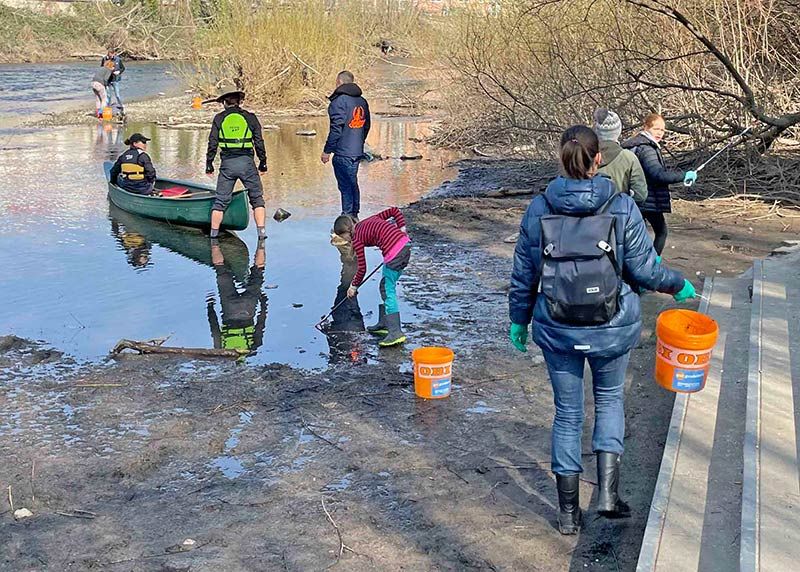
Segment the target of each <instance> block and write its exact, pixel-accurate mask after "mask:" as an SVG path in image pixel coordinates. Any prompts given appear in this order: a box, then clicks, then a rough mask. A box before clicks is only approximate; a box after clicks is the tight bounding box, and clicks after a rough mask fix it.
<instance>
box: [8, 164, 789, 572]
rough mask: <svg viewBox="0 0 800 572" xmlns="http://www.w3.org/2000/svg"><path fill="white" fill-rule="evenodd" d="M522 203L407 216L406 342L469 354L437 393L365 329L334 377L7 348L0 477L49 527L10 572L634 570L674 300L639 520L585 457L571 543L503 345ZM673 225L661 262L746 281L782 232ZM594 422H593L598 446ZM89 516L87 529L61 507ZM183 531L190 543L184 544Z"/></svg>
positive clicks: (529, 381) (30, 526)
mask: <svg viewBox="0 0 800 572" xmlns="http://www.w3.org/2000/svg"><path fill="white" fill-rule="evenodd" d="M473 175H474V172H473ZM470 182H471V183H473V184H474V183H475V180H474V177H472V178H471V181H470ZM527 201H528V198H506V199H487V198H480V197H475V198H433V199H425V200H422V201H419V202H418V203H416V204H414V205H412V206H411V207H409V208H407V209H406V212H407V213H408V218H409V228H410V231H411V234H412V237H413V240H414V244H415V248H416V250H415V253H414V257H413V258H412V263H411V266H410V267H409V269H408V277H407V278H404V279H403V281H402V282H401V283H403V294H402V296H403V297H404V298H406V299H409V300H413V301H414V303H415V304H417V305H420V306H430V308H431V309H433V310H436V312H432V313H431V314H429V315H428V317H427V318H425V319H423V320H421V321H419V322H417V323H413V324H408V325H407V326H406V329H407V334H408V336H409V339H410V340H411V341H412V342H413V343H414V345H416V344H428V343H442V342H448V343H450V344H451V345H453V346H454V347H455V348H456V354H457V357H456V364H455V368H454V371H455V374H454V383H455V387H454V391H453V394H452V395H451V396H450V397H449V398H448V399H446V400H443V401H435V402H428V401H422V400H420V399H417V398H415V396H414V395H413V390H412V385H411V384H412V376H411V373H410V359H409V355H408V351H407V349H393V350H386V351H381V352H380V353H379V358H378V359H377V360H375V361H372V360H370V363H365V359H364V355H365V351H366V350H368V348H372V347H374V345H375V341H374V340H372V339H370V337H369V336H368V335H367V334H354V333H346V334H341V335H337V336H333V337H331V338H330V346H331V351H332V356H335V359H333V360H332V362H331V364H330V366H329V367H328V368H327V369H326V370H324V371H319V372H306V371H302V370H299V369H293V368H290V367H287V366H285V365H280V364H272V365H266V366H257V367H243V366H240V365H235V364H231V363H227V362H219V361H210V362H204V361H189V362H186V361H181V360H173V359H164V358H158V357H136V356H130V357H124V358H120V359H118V360H116V361H112V362H108V363H106V364H102V365H100V364H98V365H93V366H88V367H80V366H77V367H76V366H70V365H69V363H68V360H67V362H65V361H64V360H62V359H61V358H60V357H59V354H58V353H57V352H53V351H52V350H49V349H47V348H36V347H35V346H33V345H31V344H30V343H28V342H26V341H21V340H10V339H6V340H4V342H3V343H2V344H0V348H2V350H1V351H2V353H1V354H0V359H2V360H3V361H4V362H5V363H4V365H5V366H6V367H7V368H8V369H6V370H5V373H4V374H3V375H4V378H5V379H4V386H5V387H6V388H7V391H6V394H5V396H4V403H3V413H4V419H5V420H6V421H5V422H4V425H3V427H2V429H3V431H2V435H0V447H2V449H3V450H4V451H7V452H8V454H7V455H6V458H7V460H8V461H7V462H6V463H4V465H3V467H2V468H0V482H2V483H3V486H4V487H5V486H7V484H10V485H12V487H13V495H14V502H15V507H23V506H24V507H27V508H29V509H31V510H32V511H33V513H34V517H33V518H30V519H27V520H24V521H20V522H14V521H13V520H12V519H11V516H10V514H9V513H8V512H6V513H5V514H2V515H1V516H0V518H2V519H3V520H2V523H3V524H2V525H1V526H0V541H2V543H3V545H4V546H5V547H6V550H5V552H4V555H3V558H4V560H3V561H0V566H2V567H3V568H5V569H10V568H12V567H13V568H14V569H21V568H22V569H28V570H49V569H81V570H83V569H94V568H97V569H103V570H115V569H122V570H143V571H144V570H185V569H191V570H221V569H224V570H232V571H236V570H321V569H324V568H326V567H328V566H330V565H333V564H334V563H335V562H336V561H337V559H339V560H341V563H340V564H339V566H340V567H342V569H346V570H473V569H474V570H484V569H485V570H512V569H514V570H575V571H578V570H612V571H613V570H633V569H634V568H635V563H636V558H637V555H638V549H639V543H640V541H641V535H642V533H643V530H644V525H645V521H646V517H647V510H648V507H649V502H650V497H651V495H652V489H653V486H654V483H655V478H656V473H657V470H658V467H659V463H660V454H661V453H660V451H661V447H662V446H663V441H664V437H665V434H666V429H667V424H668V419H669V415H670V411H671V402H672V398H671V395H670V394H669V393H667V392H665V391H663V390H662V389H660V388H658V387H657V386H656V385H655V383H654V382H653V381H652V375H651V371H652V368H653V358H654V345H655V340H654V334H653V323H654V318H655V315H656V314H657V312H659V311H661V310H663V309H665V308H669V307H673V306H674V302H673V301H672V299H671V298H670V297H669V296H662V295H657V294H648V295H646V296H645V297H644V308H645V324H646V327H645V331H644V334H643V337H642V342H641V345H640V347H639V348H637V349H636V350H634V353H633V359H632V364H631V368H630V370H629V381H628V387H627V402H626V416H627V419H626V421H627V433H626V455H625V458H624V465H623V474H622V490H623V491H624V494H625V497H626V498H627V500H628V501H629V502H630V504H631V506H632V508H633V511H634V516H633V518H632V519H630V520H623V521H609V520H606V519H598V518H596V513H595V512H594V511H593V509H592V500H591V499H592V492H593V481H594V480H595V476H594V467H593V459H592V457H591V455H590V454H588V455H587V456H586V457H585V458H584V461H585V463H586V466H585V469H586V472H585V474H584V481H583V483H582V490H581V494H582V499H583V501H582V504H583V505H584V506H585V507H586V508H587V509H588V513H587V525H586V527H585V529H584V530H583V532H582V533H581V535H580V536H579V537H562V536H561V535H559V534H558V532H557V531H556V529H555V528H554V526H553V523H554V520H555V516H556V513H555V504H554V503H555V485H554V482H553V480H552V476H551V474H550V472H549V439H550V435H549V425H550V422H551V419H552V405H551V393H550V389H549V383H548V381H547V376H546V372H545V368H544V366H543V364H542V363H541V361H542V360H541V356H540V354H539V353H538V352H537V351H535V349H534V348H532V347H531V350H533V351H530V352H529V353H528V354H527V355H522V354H519V353H516V352H515V351H514V350H513V348H512V347H511V345H510V343H508V342H507V339H506V336H507V334H506V326H507V304H506V300H505V295H504V294H505V291H506V289H507V282H508V273H509V270H510V266H511V254H512V252H513V245H511V244H506V243H504V242H503V241H502V239H503V238H505V237H506V236H508V235H510V234H512V233H513V232H515V230H516V227H517V225H518V223H519V218H520V216H521V214H522V212H523V210H524V208H525V206H526V204H527ZM670 220H671V224H672V229H673V232H672V234H671V236H670V240H669V243H668V252H669V254H668V255H667V256H665V259H666V261H667V263H668V264H671V263H674V264H675V265H676V266H677V267H679V268H680V269H681V270H683V271H685V272H686V273H687V275H690V276H694V275H695V272H697V271H704V272H707V273H714V272H716V270H717V269H719V270H720V271H721V272H722V273H724V274H725V275H730V274H734V273H738V272H740V271H742V270H744V269H745V268H746V266H747V265H748V263H749V261H750V260H751V259H752V258H753V257H756V256H764V255H766V254H768V253H769V252H770V251H771V249H772V247H773V246H774V245H775V244H777V243H778V242H780V240H782V239H783V238H784V237H786V236H787V233H785V232H781V225H780V224H777V223H776V224H773V223H770V222H769V221H766V222H764V221H760V222H758V223H752V222H747V221H743V220H735V219H732V220H728V221H727V222H725V223H724V224H718V223H717V222H715V220H714V213H713V211H712V212H709V211H708V210H707V209H705V208H701V207H697V208H694V209H693V212H692V213H690V216H687V213H679V214H676V215H673V216H672V217H671V219H670ZM753 224H758V225H759V226H758V227H757V228H754V229H753V230H750V229H751V228H752V225H753ZM672 246H674V247H675V248H671V247H672ZM365 310H368V309H367V308H365ZM367 321H369V319H367ZM309 327H310V325H309ZM59 368H61V370H62V371H61V372H59ZM587 389H588V388H587ZM590 395H591V394H590V393H587V400H590V399H591V396H590ZM587 410H589V411H591V407H587ZM590 431H591V419H590V418H589V419H587V424H586V429H585V433H586V435H585V440H584V443H585V444H586V446H587V447H588V442H589V435H590ZM34 462H35V477H34V478H33V479H32V478H31V471H32V468H33V463H34ZM34 492H35V500H34V499H33V493H34ZM323 501H324V506H323ZM76 509H78V510H83V511H89V512H90V513H91V515H92V516H93V518H88V519H87V518H73V517H71V516H65V514H66V515H69V514H73V513H71V512H70V511H74V510H76ZM326 510H327V511H328V512H329V514H330V518H331V519H332V520H333V521H334V522H335V523H336V527H334V525H333V524H332V523H331V520H330V519H329V518H328V516H326V513H325V511H326ZM59 513H62V514H59ZM337 528H338V533H340V534H341V541H342V542H343V543H344V545H346V548H345V549H344V552H343V553H342V554H341V555H340V556H339V553H340V549H341V548H342V546H341V544H340V540H339V536H338V533H337V530H336V529H337ZM187 538H191V539H193V540H195V541H196V544H195V545H194V548H193V549H191V550H186V551H184V548H181V547H180V545H181V543H183V542H184V540H185V539H187Z"/></svg>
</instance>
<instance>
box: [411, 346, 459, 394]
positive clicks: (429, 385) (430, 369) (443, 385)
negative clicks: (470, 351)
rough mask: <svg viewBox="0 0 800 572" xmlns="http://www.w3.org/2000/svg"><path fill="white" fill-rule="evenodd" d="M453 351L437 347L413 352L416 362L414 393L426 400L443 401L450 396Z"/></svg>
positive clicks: (413, 358)
mask: <svg viewBox="0 0 800 572" xmlns="http://www.w3.org/2000/svg"><path fill="white" fill-rule="evenodd" d="M453 357H454V354H453V350H451V349H450V348H440V347H435V346H429V347H422V348H417V349H415V350H414V351H413V352H411V359H412V360H414V393H416V394H417V395H418V396H419V397H422V398H424V399H442V398H444V397H447V396H448V395H450V386H451V383H452V373H453Z"/></svg>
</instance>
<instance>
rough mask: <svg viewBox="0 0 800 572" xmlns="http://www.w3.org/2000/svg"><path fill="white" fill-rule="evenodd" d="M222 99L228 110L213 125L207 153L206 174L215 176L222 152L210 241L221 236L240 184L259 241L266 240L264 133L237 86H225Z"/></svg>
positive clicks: (265, 155)
mask: <svg viewBox="0 0 800 572" xmlns="http://www.w3.org/2000/svg"><path fill="white" fill-rule="evenodd" d="M221 92H222V95H220V96H219V97H217V98H215V99H211V100H206V102H205V103H208V102H209V101H216V102H219V103H222V104H223V105H224V106H225V110H224V111H222V112H220V113H218V114H217V115H216V116H215V117H214V121H213V122H212V123H211V133H209V134H208V151H207V152H206V174H208V175H213V174H214V158H215V157H216V156H217V149H218V148H219V149H220V159H221V163H220V167H219V177H217V189H216V193H215V194H216V200H215V201H214V205H213V206H212V207H211V238H216V237H217V236H219V227H220V225H221V224H222V218H223V217H224V216H225V209H227V208H228V205H229V204H230V202H231V198H232V196H233V187H234V185H236V181H237V180H238V181H241V182H242V184H243V185H244V187H245V188H246V189H247V195H248V197H249V198H250V206H251V207H252V208H253V218H254V219H255V220H256V227H257V228H258V238H259V239H264V238H266V237H267V234H266V220H267V216H266V210H265V208H264V192H263V188H262V185H261V176H260V175H263V174H264V173H266V172H267V151H266V149H265V147H264V137H263V135H262V133H261V123H260V122H259V121H258V118H257V117H256V116H255V114H253V113H250V112H249V111H246V110H244V109H242V108H241V103H242V101H243V100H244V95H245V94H244V92H243V91H242V90H240V89H238V88H237V87H235V86H234V85H226V86H223V88H222V89H221ZM254 152H255V155H256V156H258V170H256V164H255V162H254V161H253V153H254Z"/></svg>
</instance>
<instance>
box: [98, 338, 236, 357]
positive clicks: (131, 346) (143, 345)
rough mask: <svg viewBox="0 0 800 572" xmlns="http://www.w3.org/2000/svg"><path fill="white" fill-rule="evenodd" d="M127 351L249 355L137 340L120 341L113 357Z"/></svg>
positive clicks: (222, 355)
mask: <svg viewBox="0 0 800 572" xmlns="http://www.w3.org/2000/svg"><path fill="white" fill-rule="evenodd" d="M125 350H133V351H137V352H139V353H140V354H168V355H183V356H194V357H224V358H239V357H241V356H243V355H247V352H246V351H239V350H230V349H217V348H180V347H174V346H173V347H170V346H162V345H160V344H154V343H151V342H139V341H136V340H120V341H118V342H117V345H115V346H114V349H112V350H111V355H119V354H121V353H122V352H123V351H125Z"/></svg>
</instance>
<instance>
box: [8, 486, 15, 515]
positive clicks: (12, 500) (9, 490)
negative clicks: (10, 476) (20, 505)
mask: <svg viewBox="0 0 800 572" xmlns="http://www.w3.org/2000/svg"><path fill="white" fill-rule="evenodd" d="M8 504H9V506H10V507H11V512H12V513H13V512H14V497H13V496H11V485H8Z"/></svg>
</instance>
